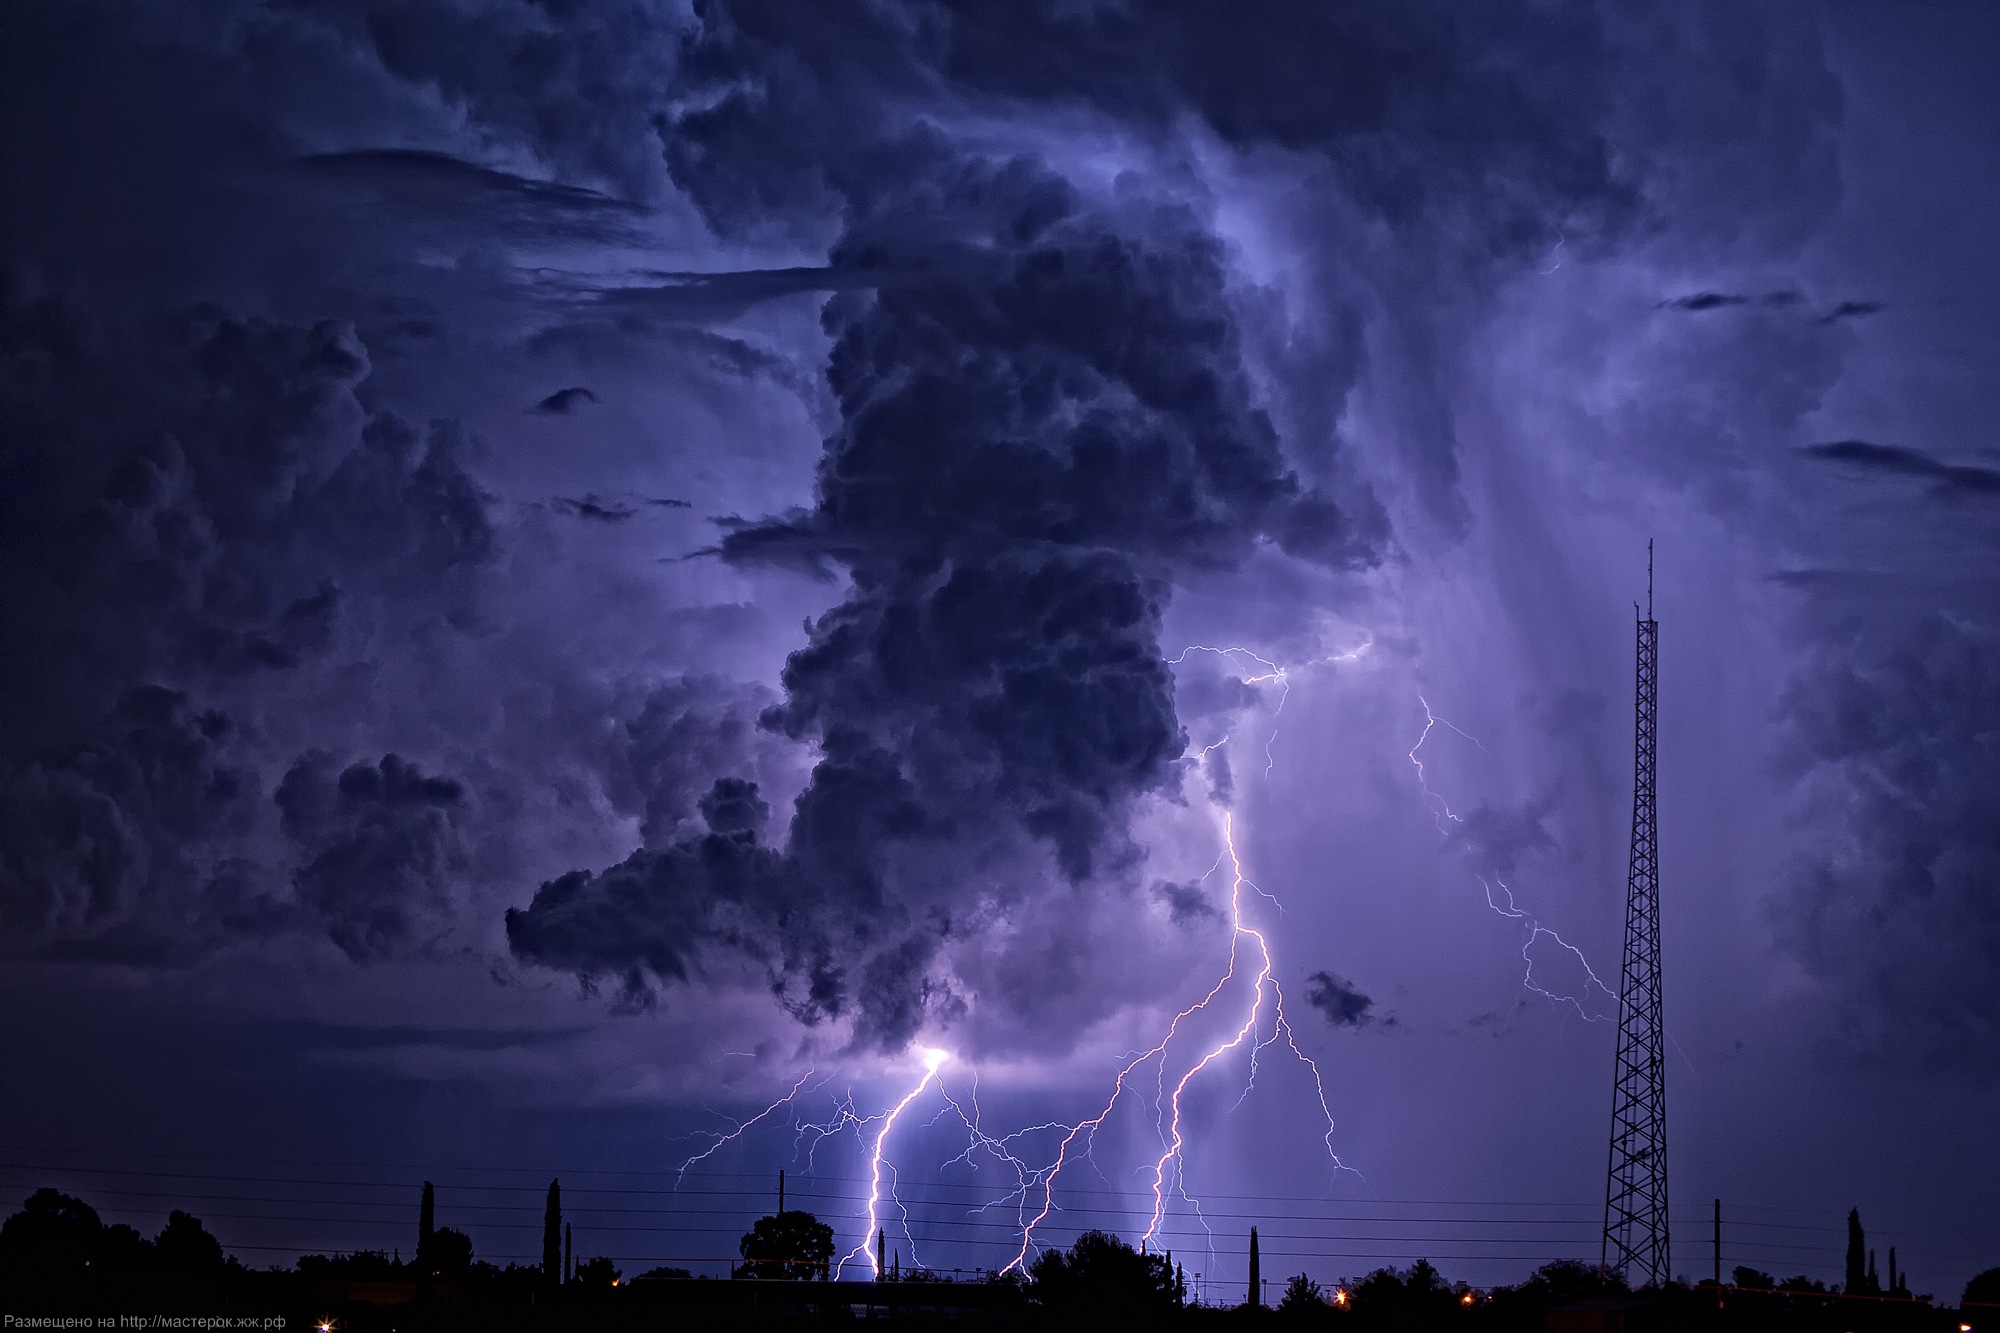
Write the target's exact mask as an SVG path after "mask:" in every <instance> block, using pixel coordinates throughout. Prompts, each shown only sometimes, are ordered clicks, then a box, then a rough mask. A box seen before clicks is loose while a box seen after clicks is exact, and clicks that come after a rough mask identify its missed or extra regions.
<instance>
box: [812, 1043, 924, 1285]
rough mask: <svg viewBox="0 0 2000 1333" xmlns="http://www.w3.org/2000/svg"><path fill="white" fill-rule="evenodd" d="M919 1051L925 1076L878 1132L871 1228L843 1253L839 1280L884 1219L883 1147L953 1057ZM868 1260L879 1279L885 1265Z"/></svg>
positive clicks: (872, 1159) (871, 1161) (872, 1161)
mask: <svg viewBox="0 0 2000 1333" xmlns="http://www.w3.org/2000/svg"><path fill="white" fill-rule="evenodd" d="M918 1054H919V1055H921V1056H922V1057H923V1061H924V1076H923V1077H922V1078H920V1079H918V1080H917V1082H916V1086H915V1087H913V1088H911V1089H910V1090H909V1091H908V1092H906V1093H904V1094H903V1100H901V1101H900V1102H897V1103H896V1104H895V1105H894V1106H893V1107H891V1108H890V1109H889V1110H888V1111H887V1112H885V1113H884V1114H883V1116H882V1128H881V1129H879V1130H877V1131H876V1132H875V1145H874V1147H873V1149H872V1150H871V1151H870V1153H869V1155H868V1229H867V1230H866V1231H864V1232H862V1233H861V1241H860V1243H859V1244H857V1245H856V1246H855V1247H854V1248H853V1249H851V1250H849V1251H848V1252H847V1253H846V1254H845V1255H843V1256H841V1260H840V1263H839V1264H838V1265H836V1266H835V1268H834V1270H833V1275H834V1277H835V1278H836V1279H838V1278H839V1277H840V1274H841V1271H842V1270H843V1269H845V1268H846V1267H847V1265H848V1263H849V1262H850V1261H852V1260H853V1259H854V1258H855V1257H856V1256H857V1255H865V1254H867V1253H868V1242H869V1240H870V1239H872V1238H873V1237H874V1235H875V1232H876V1229H877V1228H878V1227H879V1226H880V1222H879V1221H878V1220H877V1212H878V1210H879V1209H880V1207H881V1204H882V1169H883V1165H884V1162H883V1158H882V1149H883V1147H884V1146H885V1145H886V1144H887V1143H888V1142H889V1131H891V1130H893V1129H894V1128H895V1127H896V1118H897V1117H898V1116H900V1115H902V1114H903V1112H904V1111H906V1110H908V1109H909V1106H910V1103H911V1102H913V1101H915V1100H916V1099H917V1098H918V1097H919V1096H921V1095H922V1094H923V1091H924V1089H925V1088H927V1087H929V1086H930V1085H931V1080H933V1079H935V1078H936V1077H937V1076H938V1069H939V1067H940V1066H942V1065H943V1064H944V1062H945V1061H946V1060H949V1059H950V1058H951V1054H950V1053H949V1052H948V1051H941V1050H939V1049H937V1048H936V1047H935V1046H927V1047H924V1048H923V1049H921V1050H920V1051H919V1052H918ZM889 1172H890V1174H891V1175H892V1176H893V1175H894V1174H895V1167H893V1166H891V1167H889ZM893 1189H894V1186H893V1185H892V1186H891V1190H892V1192H893ZM897 1206H898V1207H900V1206H901V1201H900V1200H898V1204H897ZM903 1226H904V1231H905V1232H906V1233H907V1232H908V1230H909V1218H908V1215H907V1214H905V1216H904V1221H903ZM911 1243H912V1249H911V1252H910V1256H911V1258H912V1259H914V1258H915V1257H916V1250H915V1248H914V1246H915V1241H914V1239H913V1240H912V1242H911ZM868 1263H869V1267H870V1268H871V1269H873V1271H874V1273H875V1276H876V1277H877V1278H878V1279H879V1278H880V1277H881V1276H882V1269H881V1266H880V1265H879V1264H877V1263H876V1262H875V1259H874V1257H873V1256H870V1257H869V1260H868Z"/></svg>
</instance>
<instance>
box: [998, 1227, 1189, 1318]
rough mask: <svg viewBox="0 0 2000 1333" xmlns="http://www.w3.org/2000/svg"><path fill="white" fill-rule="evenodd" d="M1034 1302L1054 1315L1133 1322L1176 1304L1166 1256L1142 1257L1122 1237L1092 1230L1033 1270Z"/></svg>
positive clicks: (1041, 1258)
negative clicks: (1055, 1312)
mask: <svg viewBox="0 0 2000 1333" xmlns="http://www.w3.org/2000/svg"><path fill="white" fill-rule="evenodd" d="M1028 1276H1029V1278H1030V1279H1031V1280H1032V1286H1031V1288H1030V1292H1031V1294H1032V1295H1033V1297H1034V1299H1035V1300H1037V1301H1039V1302H1040V1303H1041V1304H1042V1305H1043V1306H1045V1307H1047V1308H1048V1309H1050V1310H1061V1311H1064V1312H1067V1313H1071V1314H1101V1315H1113V1314H1115V1315H1117V1316H1119V1317H1121V1318H1131V1317H1135V1316H1142V1315H1146V1314H1150V1313H1157V1312H1159V1311H1162V1310H1168V1309H1172V1308H1173V1307H1174V1305H1175V1300H1174V1294H1175V1290H1176V1288H1175V1283H1174V1273H1173V1269H1172V1268H1171V1267H1170V1266H1169V1265H1168V1263H1167V1261H1166V1258H1165V1256H1163V1255H1158V1254H1140V1253H1139V1252H1138V1251H1137V1250H1135V1249H1133V1248H1132V1247H1131V1246H1130V1245H1127V1244H1126V1243H1125V1242H1124V1241H1122V1240H1120V1239H1118V1237H1116V1236H1113V1235H1111V1234H1109V1233H1108V1232H1103V1231H1086V1232H1084V1233H1083V1234H1082V1235H1081V1236H1078V1237H1077V1238H1076V1241H1075V1243H1074V1244H1072V1245H1071V1246H1070V1247H1069V1250H1068V1251H1067V1252H1064V1251H1062V1250H1046V1251H1044V1252H1043V1253H1042V1254H1040V1255H1038V1256H1036V1258H1035V1262H1034V1263H1033V1264H1031V1265H1029V1267H1028Z"/></svg>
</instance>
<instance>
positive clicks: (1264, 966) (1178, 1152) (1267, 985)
mask: <svg viewBox="0 0 2000 1333" xmlns="http://www.w3.org/2000/svg"><path fill="white" fill-rule="evenodd" d="M1222 836H1223V843H1224V846H1225V847H1226V849H1227V850H1226V851H1225V853H1224V854H1225V855H1226V856H1227V857H1228V858H1229V863H1230V868H1231V870H1232V872H1233V878H1232V881H1231V885H1230V894H1229V905H1230V919H1231V924H1232V927H1233V929H1232V932H1231V935H1230V943H1229V966H1228V968H1227V969H1225V970H1224V972H1223V974H1222V976H1221V978H1220V979H1219V980H1217V981H1216V983H1215V985H1213V986H1211V987H1210V988H1209V991H1208V993H1207V994H1206V995H1204V996H1202V997H1201V998H1200V999H1199V1000H1196V1001H1195V1002H1194V1003H1193V1004H1191V1005H1189V1006H1188V1007H1187V1008H1185V1009H1183V1010H1181V1011H1180V1012H1179V1013H1178V1014H1176V1015H1174V1020H1173V1022H1171V1023H1169V1024H1168V1025H1167V1033H1166V1035H1165V1036H1164V1037H1162V1038H1160V1040H1159V1043H1158V1044H1157V1045H1155V1046H1153V1047H1152V1048H1150V1049H1149V1050H1145V1051H1141V1052H1140V1053H1139V1054H1138V1055H1136V1056H1134V1057H1132V1059H1130V1060H1128V1061H1127V1062H1126V1063H1125V1065H1124V1067H1123V1068H1121V1069H1120V1070H1119V1071H1118V1076H1117V1078H1115V1079H1114V1080H1113V1081H1112V1087H1111V1096H1110V1098H1109V1099H1108V1100H1107V1101H1106V1102H1105V1103H1104V1109H1102V1110H1101V1111H1099V1112H1098V1113H1097V1114H1096V1115H1094V1116H1092V1117H1091V1118H1090V1119H1088V1120H1084V1121H1080V1122H1079V1123H1078V1124H1076V1125H1075V1126H1074V1127H1073V1128H1071V1129H1070V1131H1069V1133H1068V1134H1066V1135H1065V1136H1064V1137H1063V1140H1062V1143H1061V1145H1060V1146H1059V1147H1058V1148H1057V1150H1056V1160H1055V1163H1054V1164H1053V1165H1052V1166H1050V1167H1049V1168H1048V1170H1047V1171H1046V1172H1044V1173H1043V1174H1042V1176H1041V1179H1040V1180H1039V1181H1038V1182H1037V1183H1039V1184H1040V1185H1041V1188H1042V1206H1041V1211H1040V1212H1038V1213H1037V1214H1036V1215H1035V1216H1034V1218H1033V1219H1032V1220H1031V1221H1029V1222H1028V1223H1027V1225H1025V1226H1024V1227H1022V1229H1021V1247H1020V1250H1019V1251H1018V1252H1017V1253H1016V1254H1015V1256H1014V1258H1013V1260H1012V1261H1011V1262H1010V1263H1009V1264H1008V1265H1007V1267H1006V1268H1005V1269H1002V1270H1001V1271H1002V1272H1008V1271H1011V1270H1013V1269H1016V1268H1020V1267H1022V1266H1023V1265H1024V1264H1025V1263H1026V1262H1027V1258H1028V1251H1029V1250H1030V1249H1031V1248H1032V1247H1033V1245H1034V1235H1035V1228H1036V1227H1038V1226H1040V1225H1041V1224H1042V1223H1043V1222H1045V1221H1047V1220H1048V1216H1049V1214H1050V1213H1051V1212H1053V1211H1054V1208H1055V1203H1054V1198H1055V1183H1056V1177H1057V1176H1059V1175H1060V1174H1062V1169H1063V1167H1064V1165H1065V1164H1066V1163H1067V1161H1068V1159H1069V1152H1070V1148H1071V1146H1072V1145H1073V1144H1076V1143H1077V1142H1078V1141H1079V1140H1081V1141H1082V1146H1081V1147H1080V1148H1079V1149H1078V1151H1079V1152H1081V1153H1083V1154H1084V1155H1086V1156H1087V1155H1088V1154H1089V1152H1090V1146H1091V1142H1092V1141H1093V1140H1094V1138H1095V1137H1096V1133H1097V1131H1098V1130H1099V1129H1100V1128H1102V1126H1103V1124H1104V1122H1105V1121H1106V1120H1108V1119H1109V1118H1110V1117H1111V1112H1112V1111H1113V1110H1114V1109H1115V1108H1116V1107H1117V1105H1118V1102H1119V1099H1120V1098H1122V1097H1123V1096H1124V1095H1125V1088H1126V1084H1127V1081H1128V1080H1129V1079H1130V1078H1131V1076H1132V1073H1133V1071H1134V1070H1136V1069H1138V1068H1139V1067H1140V1066H1141V1065H1143V1064H1145V1063H1146V1062H1148V1061H1149V1060H1154V1059H1158V1060H1159V1061H1160V1062H1161V1068H1162V1072H1163V1073H1164V1068H1165V1063H1166V1055H1167V1048H1168V1047H1169V1046H1170V1045H1172V1043H1173V1040H1174V1038H1175V1037H1176V1036H1178V1035H1180V1029H1181V1024H1182V1023H1183V1022H1185V1021H1186V1020H1187V1019H1189V1018H1190V1017H1192V1016H1193V1015H1195V1014H1198V1013H1201V1012H1202V1011H1204V1010H1206V1009H1207V1008H1208V1006H1209V1004H1210V1003H1211V1002H1212V1001H1214V999H1215V998H1216V996H1218V995H1220V994H1221V993H1222V991H1223V989H1224V988H1225V987H1226V986H1228V985H1229V983H1230V982H1231V981H1233V980H1234V979H1235V977H1236V973H1237V966H1238V961H1239V958H1240V957H1241V954H1242V952H1243V947H1244V941H1245V939H1246V937H1247V938H1248V939H1249V940H1251V941H1254V942H1255V947H1256V950H1257V957H1258V960H1259V962H1258V968H1257V974H1256V976H1255V978H1254V979H1253V982H1252V989H1251V995H1250V1011H1249V1013H1248V1014H1246V1015H1245V1016H1244V1019H1243V1022H1242V1023H1241V1024H1240V1025H1239V1026H1238V1027H1237V1028H1236V1030H1235V1032H1234V1034H1233V1035H1231V1036H1230V1037H1229V1038H1228V1039H1227V1040H1225V1041H1223V1042H1221V1043H1219V1044H1218V1045H1216V1046H1214V1047H1213V1048H1211V1049H1210V1050H1209V1051H1207V1052H1206V1053H1205V1054H1204V1055H1203V1056H1202V1057H1201V1059H1200V1060H1198V1061H1196V1062H1195V1063H1194V1065H1192V1066H1191V1067H1190V1068H1189V1069H1188V1070H1187V1071H1186V1072H1185V1073H1184V1074H1182V1075H1181V1078H1180V1081H1179V1082H1178V1083H1176V1084H1175V1085H1174V1091H1173V1097H1172V1100H1171V1102H1170V1106H1171V1108H1172V1121H1171V1126H1170V1137H1169V1139H1168V1143H1167V1147H1166V1150H1165V1151H1164V1152H1162V1153H1161V1154H1160V1157H1159V1159H1158V1160H1157V1161H1156V1162H1154V1164H1153V1213H1152V1217H1151V1218H1150V1219H1149V1222H1148V1225H1147V1227H1146V1234H1145V1236H1144V1238H1143V1239H1144V1241H1145V1242H1148V1243H1150V1242H1151V1241H1152V1239H1153V1237H1154V1236H1156V1235H1158V1234H1159V1230H1160V1224H1161V1222H1162V1220H1163V1219H1164V1216H1165V1213H1166V1188H1167V1165H1168V1163H1170V1162H1171V1163H1172V1164H1173V1167H1174V1178H1175V1181H1176V1185H1177V1186H1178V1184H1179V1181H1180V1179H1181V1162H1182V1152H1183V1150H1184V1148H1185V1147H1186V1139H1185V1137H1184V1135H1183V1132H1182V1129H1181V1098H1182V1094H1184V1093H1185V1092H1186V1091H1187V1086H1188V1084H1189V1083H1190V1082H1192V1081H1193V1080H1194V1077H1195V1075H1197V1074H1199V1073H1200V1072H1201V1071H1202V1070H1204V1069H1206V1068H1208V1066H1209V1065H1211V1064H1213V1063H1214V1062H1215V1061H1217V1060H1218V1059H1220V1058H1221V1057H1222V1056H1224V1055H1226V1054H1228V1053H1229V1052H1230V1051H1233V1050H1235V1049H1236V1048H1237V1047H1239V1046H1241V1045H1242V1044H1243V1043H1244V1041H1245V1040H1248V1039H1249V1038H1251V1036H1252V1035H1253V1034H1254V1033H1256V1032H1257V1030H1258V1029H1259V1028H1260V1027H1261V1025H1262V1023H1263V1014H1264V996H1265V992H1266V990H1267V989H1268V991H1269V992H1270V996H1271V1012H1272V1015H1273V1020H1274V1021H1273V1030H1272V1036H1271V1040H1272V1041H1275V1040H1277V1036H1278V1034H1279V1033H1281V1032H1282V1033H1283V1034H1284V1037H1285V1044H1286V1045H1287V1046H1288V1047H1290V1048H1291V1051H1292V1053H1293V1054H1294V1055H1296V1056H1298V1058H1299V1059H1300V1060H1302V1061H1304V1062H1305V1065H1306V1067H1307V1068H1308V1069H1311V1070H1312V1074H1313V1087H1314V1090H1315V1092H1316V1093H1317V1094H1318V1097H1319V1108H1320V1112H1321V1113H1322V1114H1323V1115H1324V1116H1325V1117H1326V1135H1325V1142H1326V1148H1327V1156H1328V1157H1330V1158H1332V1160H1333V1164H1334V1167H1335V1169H1336V1170H1341V1171H1352V1170H1353V1169H1354V1168H1353V1167H1350V1166H1348V1165H1347V1164H1346V1163H1344V1162H1342V1161H1341V1160H1340V1156H1339V1154H1338V1153H1336V1152H1334V1150H1333V1132H1334V1126H1333V1112H1332V1111H1331V1109H1330V1108H1329V1107H1328V1106H1327V1101H1326V1084H1325V1082H1324V1080H1323V1079H1322V1078H1321V1076H1320V1072H1319V1066H1318V1065H1317V1064H1315V1063H1314V1062H1313V1059H1312V1057H1311V1056H1309V1055H1307V1054H1306V1053H1305V1052H1304V1051H1302V1050H1300V1049H1299V1045H1298V1042H1297V1041H1296V1040H1295V1039H1294V1037H1293V1034H1292V1027H1291V1023H1290V1022H1289V1021H1288V1020H1287V1019H1286V1018H1285V996H1284V991H1283V989H1282V988H1281V987H1280V986H1279V985H1278V981H1277V978H1276V976H1274V975H1273V968H1272V962H1271V948H1270V942H1269V941H1268V940H1267V939H1266V938H1265V937H1264V934H1263V932H1261V931H1259V930H1257V929H1255V928H1254V927H1252V926H1248V925H1245V924H1244V922H1243V890H1244V888H1245V887H1246V886H1247V887H1250V888H1253V889H1255V888H1256V886H1255V885H1253V884H1251V883H1250V880H1249V878H1248V877H1247V876H1245V875H1244V873H1243V863H1242V861H1241V859H1240V858H1239V857H1238V855H1237V852H1236V829H1235V816H1233V815H1227V814H1225V815H1224V816H1223V821H1222ZM1217 864H1218V865H1220V864H1221V862H1220V860H1219V859H1218V861H1217ZM1257 892H1259V893H1262V892H1263V891H1262V890H1261V889H1258V890H1257ZM1266 896H1269V895H1266ZM1268 1044H1269V1043H1267V1042H1259V1043H1257V1045H1258V1046H1260V1047H1261V1046H1263V1045H1268ZM1181 1192H1182V1195H1183V1197H1186V1193H1185V1190H1182V1191H1181ZM1189 1202H1190V1203H1193V1202H1194V1200H1192V1199H1190V1200H1189ZM1199 1207H1200V1205H1199V1204H1196V1208H1197V1211H1198V1210H1199Z"/></svg>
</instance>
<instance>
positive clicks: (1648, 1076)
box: [1599, 541, 1671, 1287]
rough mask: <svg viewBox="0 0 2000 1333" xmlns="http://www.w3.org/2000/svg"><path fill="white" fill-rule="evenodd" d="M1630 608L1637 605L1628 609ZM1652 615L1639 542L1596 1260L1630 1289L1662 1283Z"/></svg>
mask: <svg viewBox="0 0 2000 1333" xmlns="http://www.w3.org/2000/svg"><path fill="white" fill-rule="evenodd" d="M1635 609H1636V608H1635ZM1659 665H1660V622H1658V621H1657V620H1654V619H1653V544H1652V543H1651V542H1650V541H1649V542H1647V543H1646V615H1645V618H1644V619H1642V620H1640V621H1639V690H1638V727H1637V730H1636V735H1635V739H1634V743H1633V760H1634V762H1633V770H1634V772H1633V780H1632V862H1631V867H1630V869H1629V870H1628V871H1627V873H1626V877H1625V966H1624V970H1623V972H1622V973H1621V974H1620V978H1619V984H1618V1066H1617V1075H1616V1078H1615V1079H1614V1081H1613V1083H1612V1091H1611V1170H1610V1177H1609V1180H1608V1181H1607V1182H1606V1185H1605V1190H1604V1247H1603V1250H1602V1251H1601V1253H1600V1256H1599V1263H1600V1264H1602V1265H1603V1267H1604V1268H1605V1270H1606V1271H1607V1272H1610V1271H1616V1272H1620V1273H1623V1274H1625V1276H1626V1279H1627V1280H1628V1281H1629V1282H1631V1283H1632V1285H1633V1286H1635V1287H1636V1286H1665V1285H1666V1283H1667V1281H1668V1279H1669V1277H1670V1276H1671V1271H1670V1269H1669V1266H1668V1263H1669V1250H1668V1247H1667V1061H1666V1051H1665V1043H1666V1039H1667V1030H1666V1027H1665V1025H1664V1023H1663V1022H1662V1020H1661V1008H1660V860H1659V816H1658V811H1657V809H1656V807H1655V801H1654V786H1653V777H1654V772H1653V761H1654V745H1655V741H1656V739H1657V732H1658V713H1659V693H1658V684H1659Z"/></svg>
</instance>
